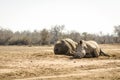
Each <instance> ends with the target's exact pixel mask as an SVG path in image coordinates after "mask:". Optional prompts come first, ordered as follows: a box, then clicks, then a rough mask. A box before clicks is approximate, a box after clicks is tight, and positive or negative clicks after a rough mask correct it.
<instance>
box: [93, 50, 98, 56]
mask: <svg viewBox="0 0 120 80" xmlns="http://www.w3.org/2000/svg"><path fill="white" fill-rule="evenodd" d="M92 56H93V57H98V56H99V51H98V49H95V50H94V53H93V54H92Z"/></svg>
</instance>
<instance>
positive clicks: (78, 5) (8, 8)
mask: <svg viewBox="0 0 120 80" xmlns="http://www.w3.org/2000/svg"><path fill="white" fill-rule="evenodd" d="M119 4H120V0H0V26H1V27H3V28H8V29H10V30H12V31H24V30H29V31H34V30H42V29H43V28H46V29H50V28H51V27H53V26H55V25H65V30H66V31H77V32H80V33H81V32H88V33H99V32H103V33H105V34H107V33H109V34H111V33H113V29H114V26H117V25H120V5H119Z"/></svg>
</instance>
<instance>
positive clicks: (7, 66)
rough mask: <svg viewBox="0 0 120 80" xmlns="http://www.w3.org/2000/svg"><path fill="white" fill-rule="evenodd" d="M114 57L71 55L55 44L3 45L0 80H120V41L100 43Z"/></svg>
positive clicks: (1, 49) (0, 51) (0, 53)
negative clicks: (55, 50)
mask: <svg viewBox="0 0 120 80" xmlns="http://www.w3.org/2000/svg"><path fill="white" fill-rule="evenodd" d="M100 46H101V47H102V49H103V51H105V52H106V53H108V54H110V55H111V57H104V56H101V57H99V58H83V59H71V57H70V56H64V55H54V53H53V46H52V47H49V46H32V47H28V46H0V80H56V79H57V80H101V79H102V80H119V79H120V45H118V44H102V45H100Z"/></svg>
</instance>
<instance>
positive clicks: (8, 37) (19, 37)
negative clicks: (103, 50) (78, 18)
mask: <svg viewBox="0 0 120 80" xmlns="http://www.w3.org/2000/svg"><path fill="white" fill-rule="evenodd" d="M64 28H65V26H64V25H55V26H54V27H52V28H51V29H50V30H47V29H43V30H41V31H37V30H35V31H34V32H30V31H22V32H19V31H16V32H12V31H11V30H8V29H3V28H0V45H30V46H31V45H51V44H54V43H55V42H56V41H57V40H60V39H63V38H71V39H73V40H74V41H79V40H80V39H84V40H95V41H96V42H97V43H102V44H104V43H120V26H115V27H114V34H111V35H110V34H103V33H102V32H100V33H99V34H90V33H87V32H83V33H80V32H76V31H70V32H63V31H64Z"/></svg>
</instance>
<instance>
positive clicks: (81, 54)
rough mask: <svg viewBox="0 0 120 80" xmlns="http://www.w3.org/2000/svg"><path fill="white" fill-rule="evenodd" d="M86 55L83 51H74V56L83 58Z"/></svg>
mask: <svg viewBox="0 0 120 80" xmlns="http://www.w3.org/2000/svg"><path fill="white" fill-rule="evenodd" d="M84 56H85V54H83V53H78V52H76V53H74V55H73V57H74V58H80V59H81V58H83V57H84Z"/></svg>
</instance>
